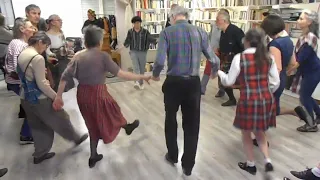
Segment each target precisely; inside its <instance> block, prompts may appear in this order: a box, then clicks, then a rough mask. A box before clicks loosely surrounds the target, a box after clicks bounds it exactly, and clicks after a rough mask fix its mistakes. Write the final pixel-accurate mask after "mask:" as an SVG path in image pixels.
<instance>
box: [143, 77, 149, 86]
mask: <svg viewBox="0 0 320 180" xmlns="http://www.w3.org/2000/svg"><path fill="white" fill-rule="evenodd" d="M141 79H142V80H144V81H146V82H147V83H148V84H149V85H150V79H151V76H142V78H141Z"/></svg>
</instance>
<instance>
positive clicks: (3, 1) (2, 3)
mask: <svg viewBox="0 0 320 180" xmlns="http://www.w3.org/2000/svg"><path fill="white" fill-rule="evenodd" d="M0 8H1V13H2V14H4V16H5V17H6V25H10V26H13V24H14V13H13V9H12V6H11V1H10V0H0Z"/></svg>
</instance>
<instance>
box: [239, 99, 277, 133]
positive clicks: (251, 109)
mask: <svg viewBox="0 0 320 180" xmlns="http://www.w3.org/2000/svg"><path fill="white" fill-rule="evenodd" d="M233 125H234V126H235V127H236V128H239V129H241V130H247V131H266V130H268V129H269V128H270V127H276V104H275V101H274V99H273V98H266V99H257V100H241V99H240V100H239V102H238V104H237V110H236V116H235V119H234V122H233Z"/></svg>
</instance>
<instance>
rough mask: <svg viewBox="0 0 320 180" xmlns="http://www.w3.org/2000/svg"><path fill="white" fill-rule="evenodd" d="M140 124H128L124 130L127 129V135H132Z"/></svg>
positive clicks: (136, 122) (136, 121)
mask: <svg viewBox="0 0 320 180" xmlns="http://www.w3.org/2000/svg"><path fill="white" fill-rule="evenodd" d="M139 124H140V121H139V120H134V121H133V123H131V124H127V125H125V126H124V127H123V128H124V129H125V131H126V134H127V135H130V134H131V133H132V132H133V130H135V129H136V128H137V127H139Z"/></svg>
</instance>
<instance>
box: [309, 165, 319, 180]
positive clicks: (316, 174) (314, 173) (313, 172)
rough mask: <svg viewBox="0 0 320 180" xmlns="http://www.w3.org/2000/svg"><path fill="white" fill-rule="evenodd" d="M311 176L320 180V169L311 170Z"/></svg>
mask: <svg viewBox="0 0 320 180" xmlns="http://www.w3.org/2000/svg"><path fill="white" fill-rule="evenodd" d="M311 171H312V174H313V175H315V176H317V177H319V178H320V169H319V168H318V167H315V168H312V170H311Z"/></svg>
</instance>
